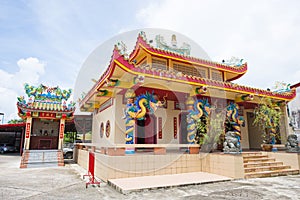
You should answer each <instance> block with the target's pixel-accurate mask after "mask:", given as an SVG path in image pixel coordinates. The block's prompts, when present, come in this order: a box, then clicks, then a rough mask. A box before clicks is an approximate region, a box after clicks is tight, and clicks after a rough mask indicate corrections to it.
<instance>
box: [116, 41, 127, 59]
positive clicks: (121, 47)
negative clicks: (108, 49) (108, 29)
mask: <svg viewBox="0 0 300 200" xmlns="http://www.w3.org/2000/svg"><path fill="white" fill-rule="evenodd" d="M116 48H117V50H118V51H119V53H120V54H121V55H123V56H124V58H125V59H128V58H129V54H128V49H127V46H126V44H125V43H124V42H123V41H120V42H118V43H117V44H116Z"/></svg>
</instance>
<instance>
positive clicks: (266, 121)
mask: <svg viewBox="0 0 300 200" xmlns="http://www.w3.org/2000/svg"><path fill="white" fill-rule="evenodd" d="M254 115H255V119H254V122H253V124H254V125H257V126H258V127H259V128H260V129H261V131H262V138H263V143H265V144H274V143H275V142H276V138H279V133H278V130H279V126H280V119H281V116H282V112H281V109H280V107H279V106H278V105H277V104H275V103H274V102H272V100H271V99H270V98H263V99H262V100H261V103H260V104H259V105H258V107H256V108H255V109H254Z"/></svg>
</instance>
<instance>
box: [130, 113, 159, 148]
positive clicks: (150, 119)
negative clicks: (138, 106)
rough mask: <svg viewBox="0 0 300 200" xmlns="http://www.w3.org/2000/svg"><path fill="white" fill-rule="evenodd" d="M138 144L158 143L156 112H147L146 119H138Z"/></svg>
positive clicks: (136, 141) (136, 139)
mask: <svg viewBox="0 0 300 200" xmlns="http://www.w3.org/2000/svg"><path fill="white" fill-rule="evenodd" d="M135 143H136V144H156V143H157V131H156V117H155V115H154V114H150V115H149V114H146V115H145V119H144V120H137V121H136V137H135Z"/></svg>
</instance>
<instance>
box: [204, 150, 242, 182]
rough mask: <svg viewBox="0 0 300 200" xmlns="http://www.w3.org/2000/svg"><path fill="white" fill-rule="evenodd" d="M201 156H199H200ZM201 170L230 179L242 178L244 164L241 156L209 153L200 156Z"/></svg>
mask: <svg viewBox="0 0 300 200" xmlns="http://www.w3.org/2000/svg"><path fill="white" fill-rule="evenodd" d="M200 155H201V154H200ZM201 157H203V161H202V162H201V163H202V170H203V171H204V172H209V173H213V174H219V175H223V176H227V177H231V178H235V179H238V178H244V162H243V157H242V155H233V154H223V153H216V154H214V153H210V154H208V156H205V154H204V155H202V156H201Z"/></svg>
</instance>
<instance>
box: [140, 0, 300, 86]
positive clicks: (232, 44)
mask: <svg viewBox="0 0 300 200" xmlns="http://www.w3.org/2000/svg"><path fill="white" fill-rule="evenodd" d="M299 6H300V2H298V1H289V3H288V4H287V3H286V2H284V1H258V0H254V1H236V0H228V1H222V0H212V1H198V0H190V1H181V0H177V1H176V0H165V1H159V2H154V3H151V4H149V5H147V6H145V7H144V8H142V9H141V10H140V11H138V12H137V14H136V18H137V19H138V20H139V21H140V22H141V23H143V24H144V26H146V27H157V28H166V29H171V30H174V31H177V32H180V33H183V34H185V35H187V36H188V37H190V38H191V39H193V40H195V42H197V43H198V44H199V45H201V46H202V47H203V48H204V50H205V51H206V52H208V54H209V56H210V57H211V58H212V60H215V61H220V60H222V59H224V58H230V57H231V56H237V57H240V58H244V59H245V60H246V61H247V62H248V73H246V75H244V77H242V78H241V79H239V80H238V81H237V82H238V83H241V84H244V85H249V86H253V87H259V88H268V87H272V86H273V84H274V83H275V81H284V82H287V83H291V84H294V83H296V82H298V81H299V76H297V77H296V76H294V73H295V72H296V71H297V70H299V68H300V64H299V61H298V52H299V51H300V41H299V40H300V35H299V33H300V23H299V21H300V15H299V13H298V7H299Z"/></svg>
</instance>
